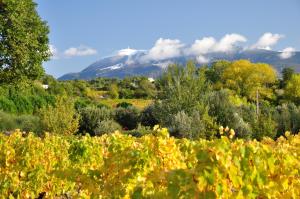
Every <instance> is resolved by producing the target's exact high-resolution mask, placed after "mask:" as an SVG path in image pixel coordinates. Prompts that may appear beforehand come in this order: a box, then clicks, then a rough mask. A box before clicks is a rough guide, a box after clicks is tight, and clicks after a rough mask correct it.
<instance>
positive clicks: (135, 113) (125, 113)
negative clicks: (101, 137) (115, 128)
mask: <svg viewBox="0 0 300 199" xmlns="http://www.w3.org/2000/svg"><path fill="white" fill-rule="evenodd" d="M139 114H140V112H139V110H138V109H137V108H135V107H134V106H129V107H128V108H122V107H119V108H117V109H116V110H115V120H116V121H117V122H118V123H119V124H120V125H121V126H122V127H123V128H125V129H127V130H132V129H135V128H136V127H137V125H138V122H139Z"/></svg>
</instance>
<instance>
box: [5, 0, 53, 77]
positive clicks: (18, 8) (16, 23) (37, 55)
mask: <svg viewBox="0 0 300 199" xmlns="http://www.w3.org/2000/svg"><path fill="white" fill-rule="evenodd" d="M48 33H49V28H48V26H47V25H46V22H44V21H42V20H41V18H40V17H39V15H38V13H37V11H36V3H34V2H33V1H32V0H0V83H6V82H15V81H18V80H20V79H30V80H35V79H37V78H39V77H40V76H41V75H42V74H43V73H44V71H43V67H42V62H43V61H45V60H47V59H49V56H50V52H49V45H48V43H49V40H48Z"/></svg>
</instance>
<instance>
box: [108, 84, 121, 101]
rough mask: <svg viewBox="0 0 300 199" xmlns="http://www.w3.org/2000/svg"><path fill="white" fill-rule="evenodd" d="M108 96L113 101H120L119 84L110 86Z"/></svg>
mask: <svg viewBox="0 0 300 199" xmlns="http://www.w3.org/2000/svg"><path fill="white" fill-rule="evenodd" d="M108 95H109V96H110V97H111V98H112V99H118V98H119V88H118V85H117V84H112V85H110V87H109V90H108Z"/></svg>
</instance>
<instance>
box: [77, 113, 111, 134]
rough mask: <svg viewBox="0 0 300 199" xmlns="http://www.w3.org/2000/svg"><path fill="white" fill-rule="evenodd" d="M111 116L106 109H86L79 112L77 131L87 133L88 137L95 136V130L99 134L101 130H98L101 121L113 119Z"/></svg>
mask: <svg viewBox="0 0 300 199" xmlns="http://www.w3.org/2000/svg"><path fill="white" fill-rule="evenodd" d="M112 114H113V113H112V111H111V110H110V109H108V108H106V107H102V108H95V107H87V108H84V109H82V110H80V122H79V124H80V127H79V131H80V132H81V133H89V134H90V135H96V130H97V131H99V133H100V132H102V131H100V130H101V129H99V125H100V124H101V122H102V121H109V120H111V119H112V117H113V115H112ZM102 125H104V124H102ZM114 126H115V125H114ZM106 127H107V125H106ZM105 130H107V129H105ZM110 131H113V129H110ZM110 131H109V132H110Z"/></svg>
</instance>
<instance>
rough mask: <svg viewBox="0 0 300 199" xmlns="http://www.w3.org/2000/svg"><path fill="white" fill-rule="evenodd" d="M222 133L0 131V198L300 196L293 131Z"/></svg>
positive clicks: (298, 143) (298, 147)
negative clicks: (258, 135) (242, 136)
mask: <svg viewBox="0 0 300 199" xmlns="http://www.w3.org/2000/svg"><path fill="white" fill-rule="evenodd" d="M222 133H223V132H222ZM226 134H227V132H224V136H222V137H220V139H214V140H211V141H207V140H195V141H191V140H187V139H175V138H173V137H169V134H168V132H167V130H166V129H155V130H154V131H153V135H145V136H143V137H140V138H136V137H132V136H128V135H123V134H121V133H119V132H115V133H113V134H108V135H104V136H101V137H89V136H83V137H75V136H74V137H73V136H68V137H65V136H57V135H50V134H45V136H44V137H42V138H41V137H37V136H35V135H33V134H31V133H29V134H23V133H22V132H20V131H16V132H15V133H13V134H11V135H5V134H0V198H38V197H39V198H299V197H300V176H299V174H300V136H299V135H295V136H294V135H289V133H288V132H287V133H286V136H285V137H281V138H279V139H278V140H276V141H273V140H271V139H267V138H266V139H264V140H263V141H261V142H258V141H255V140H254V141H245V140H239V139H235V138H234V136H233V134H230V135H226Z"/></svg>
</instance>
